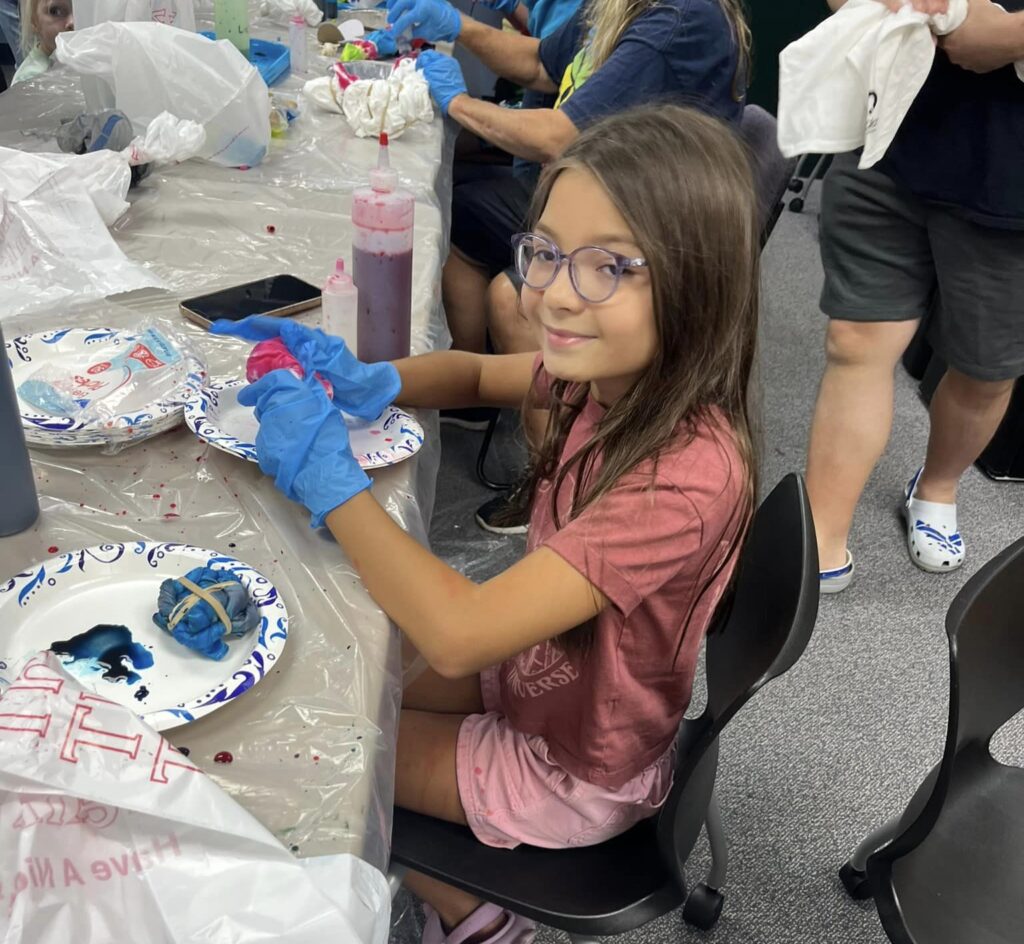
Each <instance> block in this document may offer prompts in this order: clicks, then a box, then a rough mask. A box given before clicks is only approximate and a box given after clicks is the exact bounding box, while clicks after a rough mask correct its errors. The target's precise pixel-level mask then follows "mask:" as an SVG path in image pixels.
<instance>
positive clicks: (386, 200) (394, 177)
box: [352, 133, 416, 363]
mask: <svg viewBox="0 0 1024 944" xmlns="http://www.w3.org/2000/svg"><path fill="white" fill-rule="evenodd" d="M415 205H416V204H415V200H414V198H413V195H412V194H411V193H409V191H407V190H402V189H401V188H400V187H399V186H398V174H397V173H395V171H393V170H392V169H391V166H390V163H389V161H388V136H387V135H386V134H383V133H382V134H381V136H380V152H379V155H378V158H377V166H376V167H375V168H374V169H373V170H372V171H370V186H369V187H360V188H359V189H358V190H356V191H355V193H354V194H353V195H352V225H353V229H354V233H353V237H352V269H353V272H352V275H353V278H354V279H355V283H356V289H357V291H358V295H359V298H358V317H357V322H358V327H357V332H356V334H357V338H358V346H357V354H358V356H359V359H360V360H361V361H365V362H366V363H373V362H375V361H393V360H397V359H398V358H400V357H408V356H409V334H410V328H411V325H412V223H413V212H414V209H415Z"/></svg>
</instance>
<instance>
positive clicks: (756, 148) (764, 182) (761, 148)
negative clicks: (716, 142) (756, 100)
mask: <svg viewBox="0 0 1024 944" xmlns="http://www.w3.org/2000/svg"><path fill="white" fill-rule="evenodd" d="M740 137H741V138H742V139H743V142H744V143H745V144H746V146H747V150H748V151H749V152H750V160H751V164H752V165H753V169H754V188H755V190H756V191H757V200H758V207H759V210H760V219H761V245H762V246H763V245H764V244H765V243H766V242H768V237H769V236H770V235H771V233H772V230H773V229H774V228H775V223H776V221H777V220H778V218H779V214H780V213H781V212H782V197H783V196H784V194H785V193H786V187H787V186H788V185H789V181H790V178H791V177H792V176H793V174H794V172H795V171H796V161H795V160H792V159H787V158H785V157H783V156H782V152H781V151H780V150H779V144H778V132H777V126H776V121H775V118H774V117H773V116H772V115H771V114H769V113H768V112H766V111H765V110H764V109H763V108H761V107H760V106H758V105H747V107H746V108H744V109H743V117H742V118H741V120H740Z"/></svg>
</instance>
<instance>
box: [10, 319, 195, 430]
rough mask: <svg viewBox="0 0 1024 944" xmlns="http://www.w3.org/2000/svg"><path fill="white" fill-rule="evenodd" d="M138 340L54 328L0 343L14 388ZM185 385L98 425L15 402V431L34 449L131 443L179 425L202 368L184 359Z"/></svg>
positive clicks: (112, 331) (106, 331)
mask: <svg viewBox="0 0 1024 944" xmlns="http://www.w3.org/2000/svg"><path fill="white" fill-rule="evenodd" d="M137 337H138V335H137V334H133V333H131V332H128V331H119V330H117V329H116V328H60V329H59V330H56V331H43V332H40V333H38V334H25V335H21V336H20V337H16V338H12V339H11V340H9V341H7V342H6V343H5V347H6V353H7V359H8V360H9V361H10V364H11V373H12V374H13V376H14V386H15V388H17V387H18V386H20V385H21V383H22V382H23V381H25V380H27V379H28V378H29V376H31V375H32V374H33V373H35V372H36V371H37V370H39V368H40V367H44V366H59V365H60V364H61V362H62V361H64V362H67V363H69V364H75V363H81V362H82V361H83V360H85V359H87V358H88V357H89V354H90V350H89V349H90V348H95V347H96V346H98V345H103V346H114V347H119V346H121V345H127V344H129V343H131V342H132V341H134V340H135V339H136V338H137ZM188 366H189V379H188V384H187V386H186V388H185V389H184V390H182V391H180V392H179V393H177V394H175V396H173V397H170V398H167V399H163V400H158V401H157V402H156V403H151V404H147V405H145V406H143V407H142V408H140V409H136V410H132V411H131V412H127V413H123V414H121V415H119V416H115V417H112V418H111V419H110V420H108V421H105V422H104V423H103V424H98V423H90V424H88V425H87V424H84V423H82V422H81V421H80V420H76V419H74V418H72V417H69V416H53V415H51V414H49V413H40V412H39V410H38V409H37V408H36V407H34V406H32V405H31V404H28V403H24V402H20V409H21V425H22V428H23V429H24V431H25V439H26V440H27V441H28V442H29V443H30V444H31V445H34V446H48V447H51V448H61V449H66V448H73V447H78V446H105V445H107V444H108V443H122V442H136V441H141V440H143V439H149V438H150V437H151V436H156V435H158V434H159V433H163V432H166V431H167V430H169V429H173V428H174V427H175V426H177V425H178V424H179V423H180V422H181V418H182V415H183V412H184V402H185V400H186V399H187V397H189V396H192V395H194V393H195V392H196V391H197V390H198V389H199V387H200V386H201V385H202V382H203V379H204V377H205V371H204V370H203V366H202V365H201V364H200V363H199V361H197V360H195V358H192V357H189V358H188Z"/></svg>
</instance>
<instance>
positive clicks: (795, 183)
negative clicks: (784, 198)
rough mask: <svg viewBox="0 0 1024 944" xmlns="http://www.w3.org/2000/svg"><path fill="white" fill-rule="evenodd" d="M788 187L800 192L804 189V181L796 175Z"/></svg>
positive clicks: (794, 191)
mask: <svg viewBox="0 0 1024 944" xmlns="http://www.w3.org/2000/svg"><path fill="white" fill-rule="evenodd" d="M787 189H788V190H792V191H793V193H799V192H800V191H801V190H803V189H804V182H803V181H802V180H801V179H800V178H799V177H794V178H793V179H792V180H791V181H790V182H789V183H788V184H787Z"/></svg>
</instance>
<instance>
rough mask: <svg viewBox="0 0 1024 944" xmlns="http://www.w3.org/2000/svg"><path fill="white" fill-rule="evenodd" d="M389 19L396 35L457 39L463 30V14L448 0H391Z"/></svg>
mask: <svg viewBox="0 0 1024 944" xmlns="http://www.w3.org/2000/svg"><path fill="white" fill-rule="evenodd" d="M388 22H389V23H390V24H391V32H392V33H393V34H394V36H395V39H398V37H399V36H402V35H403V34H406V33H408V34H409V36H410V37H411V38H412V39H425V40H427V42H431V43H436V42H438V41H439V40H448V41H449V42H455V40H456V39H457V38H458V35H459V33H460V32H461V31H462V17H461V16H459V11H458V10H456V9H455V7H453V6H452V5H451V4H450V3H448V2H447V0H388Z"/></svg>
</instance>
